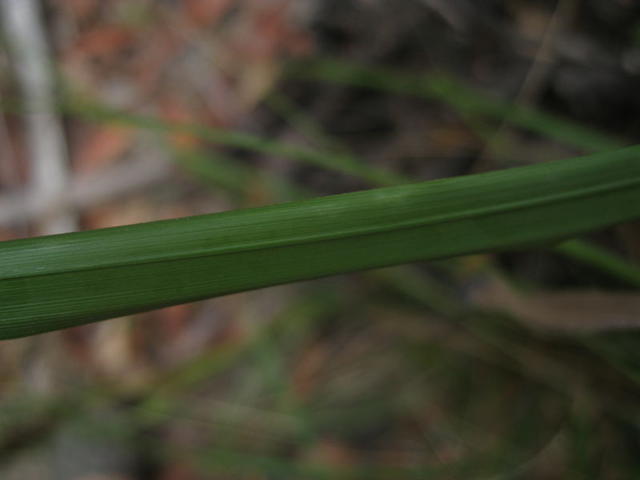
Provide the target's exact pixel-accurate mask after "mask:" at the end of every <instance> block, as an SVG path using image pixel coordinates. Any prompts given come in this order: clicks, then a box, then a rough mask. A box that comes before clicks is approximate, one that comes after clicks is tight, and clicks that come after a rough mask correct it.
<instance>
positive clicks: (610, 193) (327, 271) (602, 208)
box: [0, 147, 640, 339]
mask: <svg viewBox="0 0 640 480" xmlns="http://www.w3.org/2000/svg"><path fill="white" fill-rule="evenodd" d="M637 217H640V147H629V148H625V149H622V150H616V151H613V152H608V153H602V154H597V155H591V156H586V157H578V158H572V159H568V160H562V161H557V162H550V163H544V164H538V165H532V166H527V167H518V168H512V169H508V170H500V171H496V172H490V173H483V174H476V175H469V176H464V177H457V178H450V179H444V180H436V181H431V182H424V183H418V184H410V185H402V186H396V187H387V188H381V189H373V190H367V191H362V192H355V193H348V194H343V195H335V196H328V197H323V198H316V199H312V200H305V201H300V202H292V203H286V204H280V205H273V206H268V207H261V208H253V209H245V210H236V211H231V212H224V213H219V214H211V215H202V216H197V217H188V218H182V219H177V220H168V221H160V222H151V223H145V224H138V225H131V226H125V227H117V228H109V229H101V230H93V231H88V232H80V233H72V234H65V235H53V236H48V237H39V238H32V239H25V240H14V241H8V242H2V243H0V266H1V267H0V268H1V272H0V339H8V338H16V337H22V336H27V335H33V334H37V333H42V332H47V331H51V330H57V329H62V328H67V327H71V326H75V325H81V324H85V323H88V322H92V321H97V320H103V319H107V318H112V317H116V316H121V315H126V314H131V313H136V312H142V311H145V310H151V309H154V308H159V307H163V306H168V305H175V304H179V303H184V302H189V301H194V300H200V299H204V298H210V297H215V296H219V295H224V294H228V293H233V292H239V291H244V290H250V289H255V288H260V287H266V286H270V285H278V284H283V283H287V282H294V281H299V280H306V279H312V278H317V277H322V276H326V275H333V274H338V273H345V272H352V271H357V270H364V269H369V268H375V267H383V266H388V265H394V264H400V263H407V262H412V261H417V260H429V259H435V258H444V257H451V256H457V255H464V254H469V253H475V252H481V251H496V250H504V249H511V248H517V247H523V246H527V245H532V244H537V243H541V242H550V241H556V240H560V239H563V238H567V237H571V236H574V235H577V234H580V233H583V232H587V231H590V230H594V229H598V228H602V227H605V226H608V225H612V224H615V223H619V222H624V221H628V220H631V219H634V218H637Z"/></svg>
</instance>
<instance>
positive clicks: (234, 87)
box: [0, 0, 640, 480]
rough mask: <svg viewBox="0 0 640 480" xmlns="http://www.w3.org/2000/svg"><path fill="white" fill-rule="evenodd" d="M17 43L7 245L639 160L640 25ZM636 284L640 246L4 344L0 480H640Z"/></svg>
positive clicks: (318, 13)
mask: <svg viewBox="0 0 640 480" xmlns="http://www.w3.org/2000/svg"><path fill="white" fill-rule="evenodd" d="M0 15H1V17H2V18H1V21H0V28H1V31H2V43H1V44H0V101H1V103H2V116H1V117H0V239H2V240H10V239H16V238H23V237H27V236H33V235H42V234H52V233H60V232H64V231H71V230H85V229H95V228H103V227H110V226H116V225H123V224H130V223H138V222H146V221H152V220H159V219H166V218H175V217H182V216H187V215H195V214H201V213H210V212H218V211H224V210H229V209H236V208H244V207H251V206H259V205H266V204H272V203H278V202H284V201H289V200H295V199H301V198H307V197H313V196H319V195H327V194H334V193H341V192H348V191H354V190H360V189H365V188H373V187H377V186H383V185H392V184H397V183H403V182H417V181H424V180H430V179H435V178H442V177H449V176H455V175H465V174H471V173H477V172H482V171H488V170H494V169H499V168H509V167H512V166H517V165H525V164H532V163H536V162H546V161H553V160H556V159H560V158H563V157H570V156H575V155H580V154H587V153H591V152H597V151H604V150H608V149H615V148H619V147H622V146H625V145H631V144H634V143H637V142H638V141H639V137H640V88H639V86H640V83H639V81H640V4H639V3H638V2H635V1H632V0H606V1H605V0H558V1H533V0H531V1H529V0H512V1H498V0H487V1H484V2H474V1H472V0H455V1H446V0H397V1H393V2H391V1H385V0H235V1H234V0H138V1H136V2H130V1H124V0H112V1H109V2H101V1H99V0H3V2H2V4H1V5H0ZM389 248H393V246H392V245H390V246H389ZM639 261H640V227H639V226H638V224H637V223H636V224H628V225H621V226H618V227H615V228H611V229H608V230H606V231H601V232H594V233H593V234H592V235H589V236H588V237H584V238H581V239H575V240H572V241H570V242H567V243H563V244H561V245H541V246H539V247H537V248H531V249H530V250H526V251H517V252H508V253H500V254H491V255H475V256H470V257H464V258H459V259H454V260H442V261H437V262H430V263H423V264H414V265H410V266H402V267H394V268H387V269H383V270H377V271H370V272H363V273H357V274H351V275H344V276H338V277H332V278H327V279H321V280H316V281H310V282H301V283H297V284H293V285H287V286H280V287H274V288H268V289H264V290H258V291H254V292H248V293H243V294H237V295H230V296H226V297H222V298H218V299H214V300H210V301H204V302H199V303H194V304H188V305H181V306H176V307H172V308H167V309H163V310H158V311H154V312H150V313H147V314H141V315H136V316H134V317H127V318H120V319H115V320H111V321H106V322H102V323H98V324H93V325H88V326H84V327H79V328H73V329H69V330H65V331H62V332H54V333H49V334H45V335H39V336H36V337H32V338H27V339H20V340H11V341H3V342H1V343H0V478H2V479H20V480H28V479H34V480H39V479H65V480H66V479H73V480H97V479H101V480H123V479H161V480H192V479H218V478H219V479H228V478H247V479H288V478H291V479H293V478H295V479H298V478H300V479H315V478H350V479H351V478H354V479H355V478H363V479H365V478H366V479H369V478H393V479H396V478H429V479H440V478H442V479H468V478H517V479H582V478H589V479H595V478H603V479H628V478H640V430H639V427H640V403H639V400H640V389H639V385H638V383H639V382H640V336H639V335H638V331H637V330H636V328H637V327H639V326H640V297H639V296H638V288H639V287H640V273H639V272H640V266H638V262H639ZM170 281H171V279H170V278H168V279H167V282H170ZM0 301H1V300H0Z"/></svg>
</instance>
